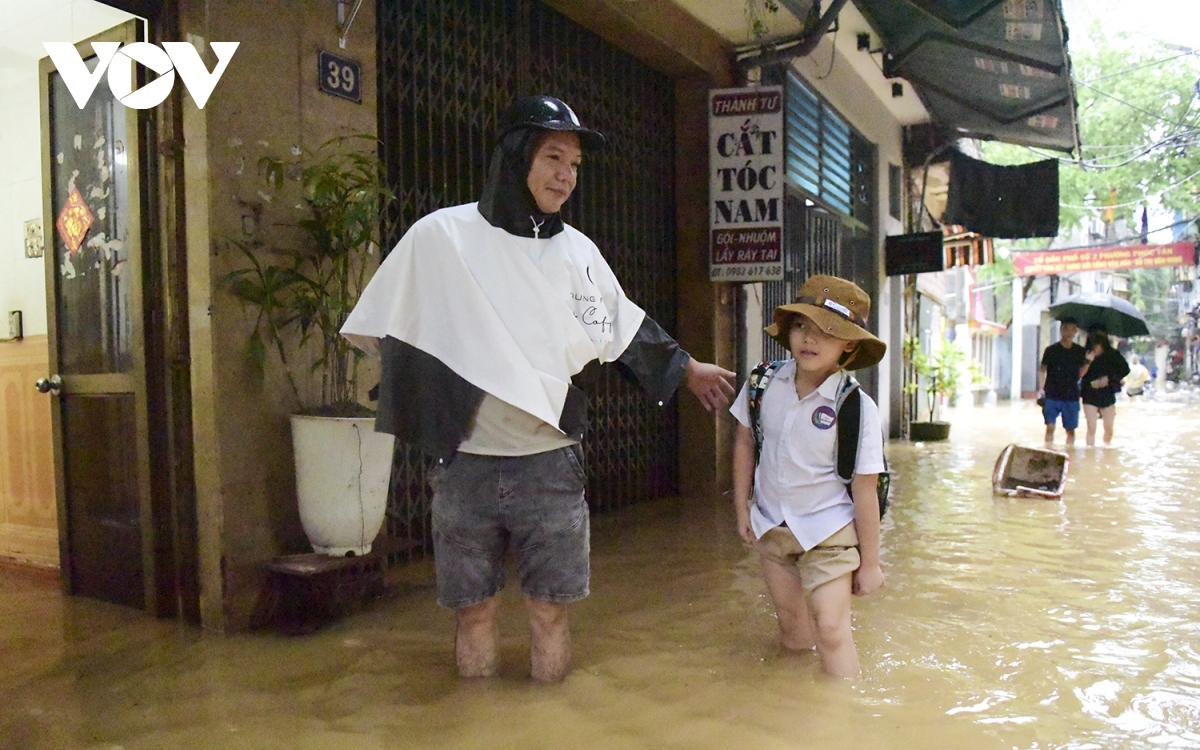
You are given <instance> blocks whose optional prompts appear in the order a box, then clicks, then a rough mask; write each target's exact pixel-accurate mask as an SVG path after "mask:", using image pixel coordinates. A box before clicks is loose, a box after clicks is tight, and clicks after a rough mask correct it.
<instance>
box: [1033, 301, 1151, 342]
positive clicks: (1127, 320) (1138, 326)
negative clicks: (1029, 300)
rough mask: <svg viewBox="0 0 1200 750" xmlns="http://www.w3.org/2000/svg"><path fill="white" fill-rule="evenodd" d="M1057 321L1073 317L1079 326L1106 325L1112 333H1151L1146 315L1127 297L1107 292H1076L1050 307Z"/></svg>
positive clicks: (1089, 329)
mask: <svg viewBox="0 0 1200 750" xmlns="http://www.w3.org/2000/svg"><path fill="white" fill-rule="evenodd" d="M1050 315H1051V316H1052V317H1053V318H1054V319H1055V320H1063V319H1064V318H1074V319H1075V322H1076V323H1078V324H1079V327H1080V328H1082V329H1083V330H1085V331H1088V332H1091V331H1094V330H1096V329H1097V328H1103V329H1104V330H1105V331H1108V333H1109V334H1111V335H1113V336H1120V337H1121V338H1123V339H1127V338H1129V337H1131V336H1149V335H1150V329H1148V328H1146V318H1145V317H1143V316H1142V313H1141V312H1139V311H1138V309H1137V308H1136V307H1134V306H1133V303H1132V302H1130V301H1129V300H1127V299H1122V298H1121V297H1116V296H1114V295H1111V294H1105V293H1104V292H1086V293H1084V294H1074V295H1071V296H1070V297H1067V298H1065V299H1063V300H1062V301H1061V302H1059V303H1057V304H1054V305H1051V306H1050Z"/></svg>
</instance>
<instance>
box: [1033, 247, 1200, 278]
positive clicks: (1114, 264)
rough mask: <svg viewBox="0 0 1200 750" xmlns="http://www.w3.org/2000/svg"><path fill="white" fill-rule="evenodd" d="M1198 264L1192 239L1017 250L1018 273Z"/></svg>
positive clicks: (1042, 273)
mask: <svg viewBox="0 0 1200 750" xmlns="http://www.w3.org/2000/svg"><path fill="white" fill-rule="evenodd" d="M1195 264H1196V246H1195V245H1194V244H1192V243H1191V242H1172V243H1171V244H1169V245H1112V246H1109V247H1086V248H1078V249H1075V250H1041V251H1034V252H1026V253H1013V265H1014V266H1015V267H1016V270H1017V275H1018V276H1045V275H1049V274H1062V273H1076V272H1078V271H1115V270H1120V269H1132V268H1165V267H1167V266H1193V265H1195Z"/></svg>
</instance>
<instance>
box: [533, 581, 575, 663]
mask: <svg viewBox="0 0 1200 750" xmlns="http://www.w3.org/2000/svg"><path fill="white" fill-rule="evenodd" d="M525 608H526V609H527V610H528V611H529V635H530V643H529V663H530V675H531V676H532V677H533V679H535V680H537V681H539V682H558V681H559V680H561V679H563V678H564V677H566V676H567V672H569V671H570V669H571V625H570V620H569V618H568V617H567V605H566V604H561V603H559V602H547V601H542V600H540V599H532V598H530V597H529V596H526V597H525Z"/></svg>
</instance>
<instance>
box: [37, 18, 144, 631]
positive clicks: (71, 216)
mask: <svg viewBox="0 0 1200 750" xmlns="http://www.w3.org/2000/svg"><path fill="white" fill-rule="evenodd" d="M91 41H116V42H122V43H131V42H133V41H136V26H135V24H134V22H129V23H127V24H124V25H122V26H119V27H117V28H115V29H112V30H110V31H108V32H106V33H104V34H102V35H100V36H98V37H95V38H94V39H92V40H88V42H84V43H81V44H79V45H77V49H78V50H79V52H80V55H81V56H82V57H83V59H84V61H85V63H86V64H87V65H88V68H89V70H90V69H92V68H94V66H95V62H96V59H95V57H94V56H92V47H91V44H90V42H91ZM106 83H107V81H106V77H101V79H100V83H99V85H97V86H96V88H95V91H94V92H93V93H92V96H91V98H90V99H89V100H88V103H87V105H86V106H85V107H84V108H83V109H80V108H79V107H78V105H77V104H76V103H75V100H74V99H73V98H72V96H71V94H70V92H69V91H68V89H67V86H66V84H65V82H64V81H63V79H62V77H61V76H60V75H59V74H58V72H57V71H56V70H55V69H54V66H53V64H52V62H51V61H50V60H49V59H48V58H46V59H43V60H42V61H41V87H42V145H43V150H42V164H43V174H44V178H45V180H44V186H43V190H44V192H45V194H44V206H45V209H44V210H45V219H44V221H45V226H47V227H51V228H53V229H52V231H51V232H50V233H49V234H50V238H52V240H53V246H54V252H53V253H47V254H46V289H47V299H48V313H49V326H48V328H49V334H50V336H49V338H50V366H51V372H52V373H55V374H58V375H60V376H61V381H62V387H61V390H60V391H59V392H58V393H57V395H54V396H51V397H52V398H54V399H55V401H56V403H55V405H54V408H53V409H52V412H53V423H54V442H55V471H56V475H57V476H56V480H57V487H56V489H57V493H58V502H59V527H60V528H59V540H60V547H61V550H60V557H61V561H62V570H63V581H64V585H65V586H66V588H67V590H68V591H69V592H70V593H73V594H79V595H83V596H90V597H94V598H97V599H103V600H105V601H110V602H115V603H118V604H124V605H127V606H132V607H138V608H147V609H150V610H151V611H153V610H154V609H155V602H154V598H155V597H154V591H155V588H154V585H153V581H152V580H151V579H152V577H153V571H154V565H153V564H152V563H153V549H154V546H153V544H152V541H153V539H152V536H151V528H152V524H151V523H150V508H151V504H150V483H149V448H148V437H147V436H148V427H147V425H148V421H147V414H146V385H145V384H146V378H145V361H144V344H143V334H142V321H143V317H142V316H143V313H142V288H141V279H142V276H141V261H142V258H141V249H142V243H141V220H140V210H141V205H140V204H141V201H140V199H139V196H140V185H139V169H138V154H139V144H138V141H137V138H138V132H139V131H138V110H135V109H126V108H125V107H124V106H122V105H121V104H120V103H119V102H118V101H117V100H116V99H115V97H114V96H113V95H112V92H111V91H110V90H109V88H108V86H107V85H106Z"/></svg>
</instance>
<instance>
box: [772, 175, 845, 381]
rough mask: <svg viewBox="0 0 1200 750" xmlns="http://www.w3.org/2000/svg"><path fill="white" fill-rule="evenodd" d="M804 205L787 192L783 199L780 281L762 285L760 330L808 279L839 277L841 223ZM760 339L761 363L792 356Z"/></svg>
mask: <svg viewBox="0 0 1200 750" xmlns="http://www.w3.org/2000/svg"><path fill="white" fill-rule="evenodd" d="M809 202H811V201H809ZM804 203H805V201H804V199H803V198H800V197H798V196H797V195H795V194H794V193H792V192H790V191H789V192H788V194H787V197H786V198H785V199H784V208H783V216H784V219H783V222H784V223H783V279H782V280H781V281H767V282H764V283H763V323H762V324H763V327H766V326H769V325H770V324H771V323H772V322H773V320H774V315H775V308H776V307H778V306H779V305H786V304H787V303H789V302H791V301H792V300H794V299H796V290H798V289H799V288H800V285H801V284H803V283H804V280H805V279H807V278H808V277H809V276H813V275H815V274H819V273H825V274H832V275H834V276H837V275H841V263H840V260H841V256H842V253H841V246H842V231H843V227H842V221H841V219H839V218H838V217H837V216H835V215H833V214H832V213H830V212H828V211H826V210H824V209H822V208H817V207H815V206H806V205H804ZM762 339H763V350H762V351H763V358H764V359H772V360H775V359H787V358H788V357H790V356H792V355H791V354H789V353H788V352H787V351H786V350H785V349H784V348H783V347H782V346H780V345H779V344H778V343H777V342H776V341H775V339H773V338H771V337H770V336H768V335H767V334H765V333H764V334H762Z"/></svg>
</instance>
